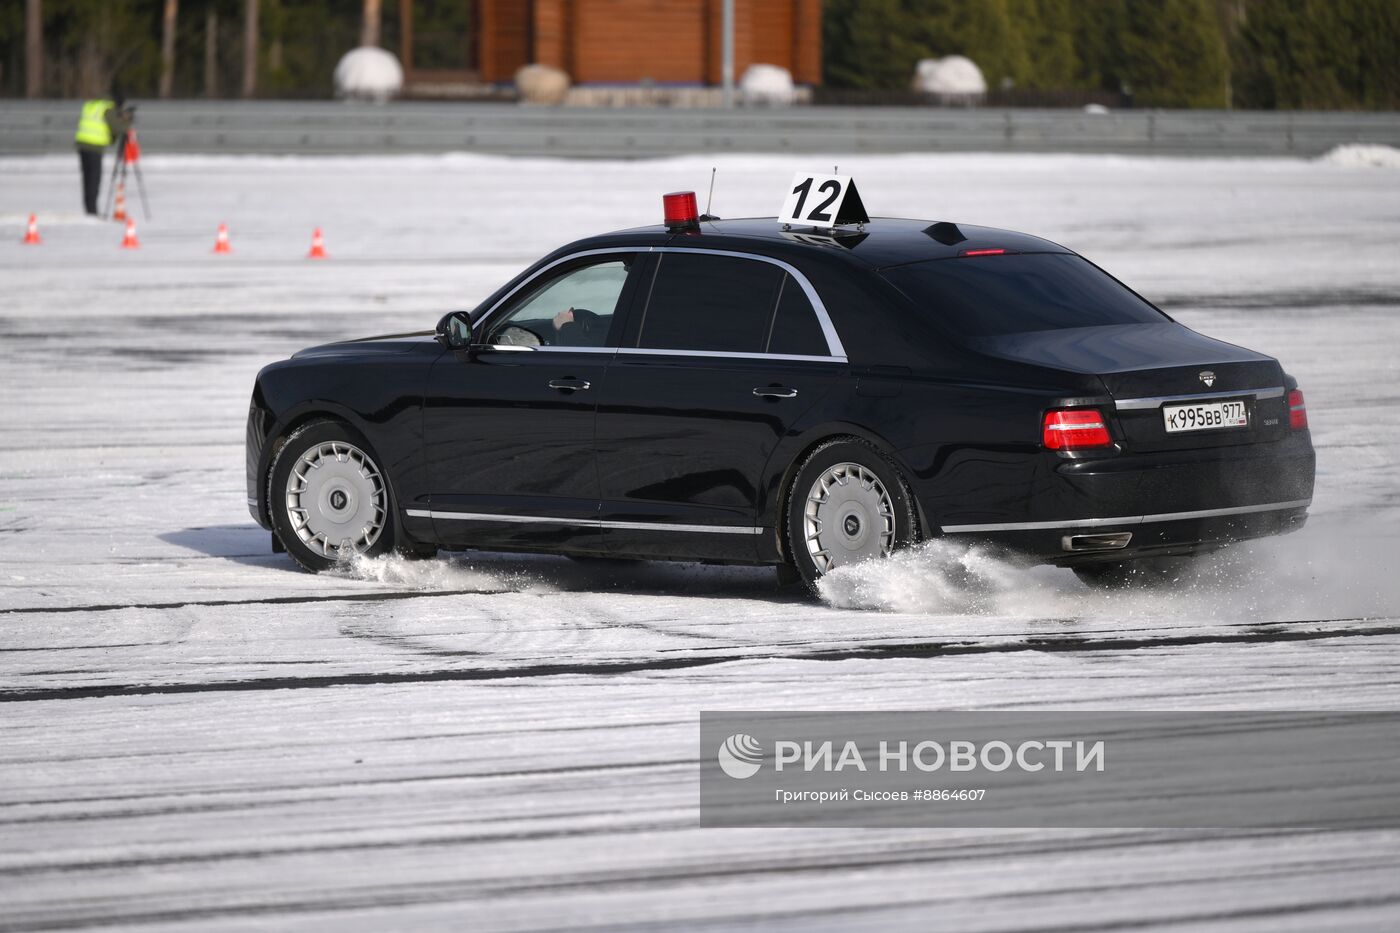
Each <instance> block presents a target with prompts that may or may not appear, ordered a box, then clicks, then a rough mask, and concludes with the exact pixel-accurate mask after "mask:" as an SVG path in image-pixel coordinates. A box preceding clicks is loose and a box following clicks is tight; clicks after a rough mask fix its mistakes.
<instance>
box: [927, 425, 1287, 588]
mask: <svg viewBox="0 0 1400 933" xmlns="http://www.w3.org/2000/svg"><path fill="white" fill-rule="evenodd" d="M1045 456H1046V457H1055V456H1056V455H1055V454H1052V453H1050V452H1046V454H1045ZM1041 466H1042V469H1039V470H1037V471H1036V482H1034V483H1033V484H1031V485H1030V486H1028V490H1029V493H1028V495H1027V497H1026V500H1025V501H1024V502H1023V503H1022V505H1023V507H1024V512H1023V514H1022V515H1021V516H1018V519H1011V517H1010V516H1006V515H1004V514H1003V515H1001V516H997V519H998V520H990V519H991V518H992V516H988V519H989V520H987V521H979V520H976V519H975V517H974V516H972V515H968V514H966V513H964V514H963V515H958V516H956V517H951V516H950V518H951V519H952V520H950V521H947V522H944V523H943V524H942V525H941V529H942V531H943V533H944V534H947V535H959V536H961V535H966V536H969V537H972V538H977V539H980V540H986V541H989V542H993V543H995V544H997V545H1000V546H1004V547H1007V548H1010V549H1013V550H1015V551H1019V552H1022V553H1024V554H1027V555H1029V556H1031V557H1034V558H1036V559H1038V560H1041V561H1044V562H1046V563H1053V564H1060V565H1065V566H1072V565H1076V564H1085V563H1098V562H1103V561H1119V560H1125V559H1129V558H1134V557H1147V556H1162V555H1169V554H1185V553H1192V552H1196V551H1203V550H1209V549H1211V548H1214V547H1219V546H1220V545H1222V544H1226V543H1229V542H1231V541H1240V540H1244V539H1248V538H1258V537H1264V536H1268V535H1275V534H1283V533H1286V532H1289V531H1294V530H1296V529H1298V528H1301V527H1302V525H1303V523H1304V521H1305V520H1306V517H1307V510H1308V506H1309V505H1310V504H1311V503H1312V494H1313V474H1314V456H1313V449H1312V442H1311V440H1310V438H1309V437H1308V433H1307V432H1306V431H1299V432H1297V433H1296V434H1293V435H1291V436H1290V437H1288V438H1286V439H1284V440H1282V441H1278V442H1275V443H1271V444H1253V445H1241V446H1238V447H1218V448H1213V449H1207V450H1191V451H1174V452H1167V453H1153V454H1141V455H1119V456H1113V457H1106V458H1103V459H1099V460H1090V459H1080V460H1069V459H1062V460H1058V462H1048V461H1045V462H1042V464H1041Z"/></svg>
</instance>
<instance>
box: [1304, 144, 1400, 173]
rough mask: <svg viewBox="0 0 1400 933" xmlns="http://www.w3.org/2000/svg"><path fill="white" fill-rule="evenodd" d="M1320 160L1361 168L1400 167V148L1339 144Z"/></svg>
mask: <svg viewBox="0 0 1400 933" xmlns="http://www.w3.org/2000/svg"><path fill="white" fill-rule="evenodd" d="M1319 161H1321V162H1328V163H1330V164H1332V165H1349V166H1353V167H1359V168H1400V149H1396V148H1395V147H1394V146H1378V145H1377V146H1372V145H1363V144H1360V143H1355V144H1352V145H1347V146H1337V147H1335V148H1334V149H1332V151H1330V152H1328V153H1327V154H1325V155H1323V156H1322V157H1321V158H1320V159H1319Z"/></svg>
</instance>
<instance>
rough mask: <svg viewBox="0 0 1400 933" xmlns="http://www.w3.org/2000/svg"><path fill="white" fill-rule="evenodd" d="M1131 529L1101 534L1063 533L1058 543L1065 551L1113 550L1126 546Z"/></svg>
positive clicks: (1130, 537)
mask: <svg viewBox="0 0 1400 933" xmlns="http://www.w3.org/2000/svg"><path fill="white" fill-rule="evenodd" d="M1131 540H1133V533H1132V532H1131V531H1115V532H1110V533H1108V534H1101V535H1065V536H1064V537H1063V538H1061V539H1060V545H1061V546H1062V547H1063V548H1064V549H1065V550H1066V551H1113V550H1117V549H1118V548H1124V547H1127V546H1128V542H1129V541H1131Z"/></svg>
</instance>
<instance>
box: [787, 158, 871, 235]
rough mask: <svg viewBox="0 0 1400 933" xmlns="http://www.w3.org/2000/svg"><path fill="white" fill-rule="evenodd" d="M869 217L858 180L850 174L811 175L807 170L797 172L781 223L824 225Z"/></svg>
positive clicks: (829, 225) (835, 224) (850, 222)
mask: <svg viewBox="0 0 1400 933" xmlns="http://www.w3.org/2000/svg"><path fill="white" fill-rule="evenodd" d="M869 220H870V218H869V217H867V216H866V215H865V205H864V204H862V203H861V200H860V194H859V193H858V192H857V191H856V184H855V182H854V181H853V180H852V179H851V177H850V176H849V175H809V174H807V173H806V172H798V173H797V174H796V175H794V176H793V178H792V190H791V191H789V192H788V194H787V198H786V199H785V200H784V201H783V210H782V213H781V214H780V215H779V216H778V223H780V224H787V225H789V226H794V227H820V228H823V229H830V228H832V227H836V226H840V225H842V224H863V223H867V222H869Z"/></svg>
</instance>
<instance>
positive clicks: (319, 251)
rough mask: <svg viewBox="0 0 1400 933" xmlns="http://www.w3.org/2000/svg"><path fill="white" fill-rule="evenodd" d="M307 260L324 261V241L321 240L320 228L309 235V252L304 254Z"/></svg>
mask: <svg viewBox="0 0 1400 933" xmlns="http://www.w3.org/2000/svg"><path fill="white" fill-rule="evenodd" d="M306 258H307V259H325V258H327V257H326V241H325V240H324V239H322V238H321V228H320V227H317V228H316V230H315V231H314V232H313V233H312V234H311V252H309V253H307V254H306Z"/></svg>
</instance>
